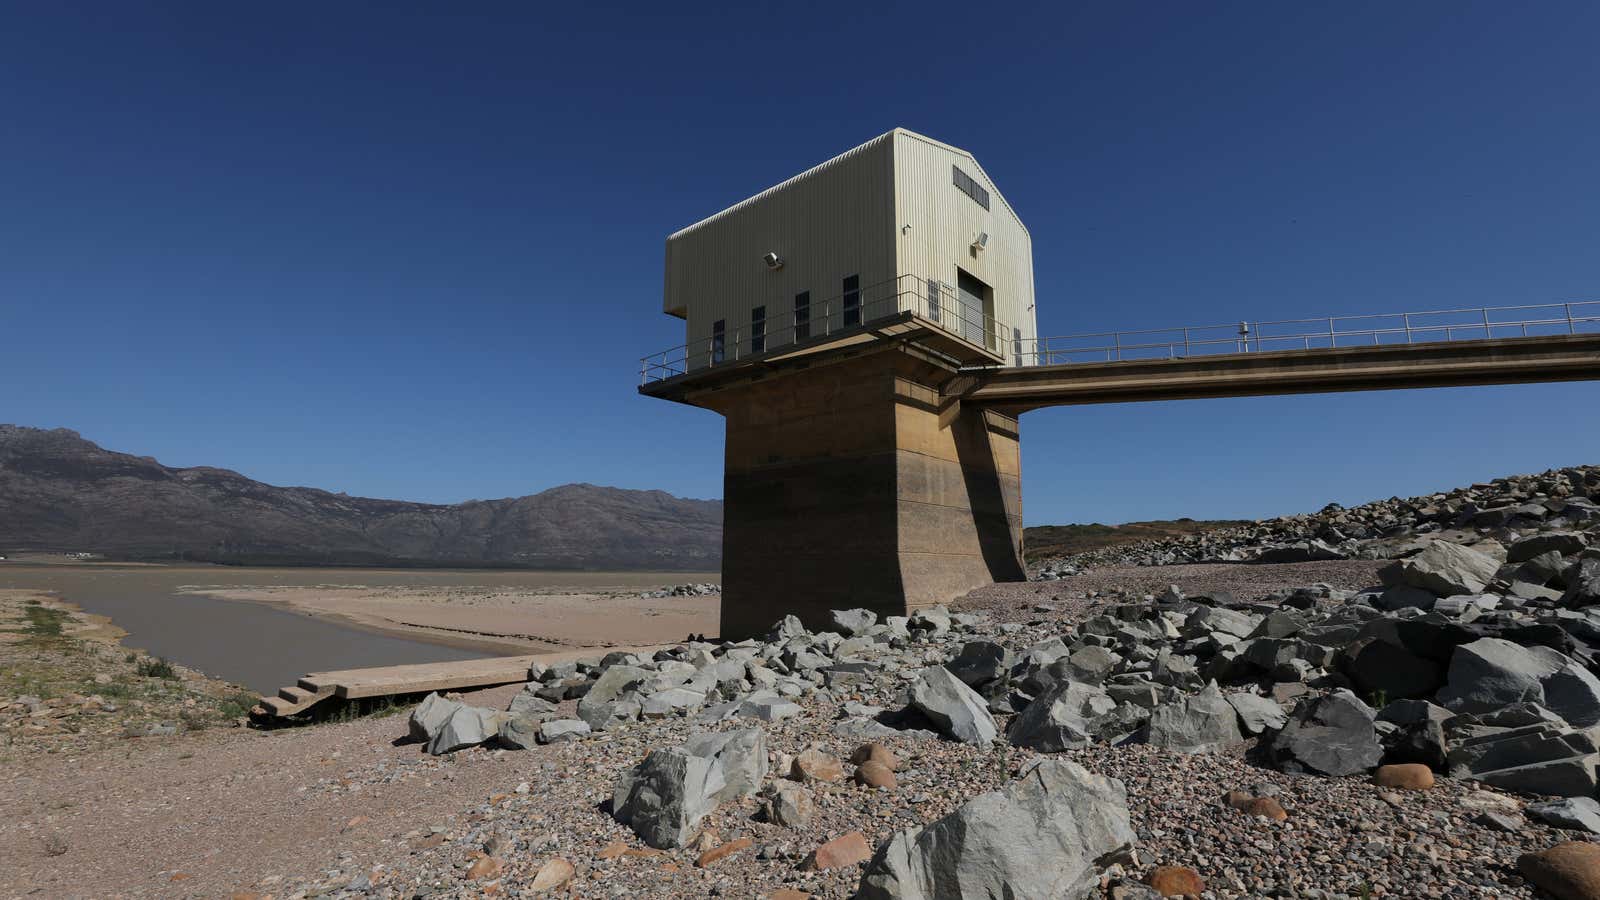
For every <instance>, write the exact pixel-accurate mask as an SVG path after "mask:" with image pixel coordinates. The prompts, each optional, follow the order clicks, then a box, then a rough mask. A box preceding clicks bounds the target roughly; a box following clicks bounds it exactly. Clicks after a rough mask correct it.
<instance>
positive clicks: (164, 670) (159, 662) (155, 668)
mask: <svg viewBox="0 0 1600 900" xmlns="http://www.w3.org/2000/svg"><path fill="white" fill-rule="evenodd" d="M134 672H136V673H138V674H139V676H140V677H141V678H177V677H178V672H177V670H176V669H174V668H172V663H169V662H167V659H166V657H164V656H158V657H156V658H155V659H150V658H148V657H146V658H145V659H141V660H139V664H138V665H137V666H135V667H134Z"/></svg>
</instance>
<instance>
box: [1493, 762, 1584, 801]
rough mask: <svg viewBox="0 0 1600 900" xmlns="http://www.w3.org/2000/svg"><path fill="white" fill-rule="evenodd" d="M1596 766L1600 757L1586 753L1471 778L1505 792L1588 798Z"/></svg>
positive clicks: (1512, 767)
mask: <svg viewBox="0 0 1600 900" xmlns="http://www.w3.org/2000/svg"><path fill="white" fill-rule="evenodd" d="M1596 764H1600V753H1586V754H1583V755H1581V756H1569V757H1564V758H1562V759H1554V760H1549V761H1547V762H1537V763H1529V764H1528V765H1523V766H1509V767H1507V768H1504V769H1492V770H1490V771H1487V772H1479V773H1477V774H1475V775H1473V777H1474V778H1476V779H1478V780H1479V781H1481V782H1483V783H1484V784H1487V785H1492V786H1494V787H1497V788H1501V789H1502V790H1507V791H1518V792H1521V793H1525V794H1545V795H1548V796H1551V797H1592V796H1594V792H1595V787H1596V780H1595V766H1596Z"/></svg>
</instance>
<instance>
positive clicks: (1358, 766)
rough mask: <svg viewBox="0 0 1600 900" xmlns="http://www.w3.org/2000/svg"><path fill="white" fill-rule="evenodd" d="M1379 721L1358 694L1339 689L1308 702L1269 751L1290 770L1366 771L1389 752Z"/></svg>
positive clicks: (1352, 773) (1275, 738)
mask: <svg viewBox="0 0 1600 900" xmlns="http://www.w3.org/2000/svg"><path fill="white" fill-rule="evenodd" d="M1375 719H1376V714H1375V713H1374V712H1373V711H1372V707H1370V706H1368V705H1366V704H1365V703H1362V702H1361V700H1360V699H1359V698H1357V697H1356V695H1355V694H1352V693H1350V692H1349V691H1346V690H1337V691H1334V692H1333V693H1331V694H1328V695H1327V696H1324V697H1320V698H1317V699H1314V700H1309V701H1305V702H1302V703H1301V705H1300V707H1299V708H1298V709H1296V710H1295V714H1294V715H1293V716H1292V717H1291V718H1290V719H1289V722H1288V724H1286V725H1284V726H1283V730H1282V731H1280V732H1278V733H1277V734H1275V735H1273V737H1272V740H1271V741H1270V742H1269V743H1268V744H1267V745H1266V748H1265V749H1266V752H1267V754H1268V756H1269V758H1270V759H1271V760H1272V761H1273V762H1274V763H1276V764H1277V765H1278V767H1279V768H1281V769H1283V770H1284V771H1286V772H1315V773H1318V774H1322V775H1356V774H1360V773H1362V772H1366V771H1369V770H1371V769H1372V768H1373V767H1375V766H1377V765H1378V761H1379V759H1381V758H1382V756H1383V748H1382V746H1380V745H1379V743H1378V733H1377V728H1376V727H1375V726H1374V724H1373V722H1374V720H1375Z"/></svg>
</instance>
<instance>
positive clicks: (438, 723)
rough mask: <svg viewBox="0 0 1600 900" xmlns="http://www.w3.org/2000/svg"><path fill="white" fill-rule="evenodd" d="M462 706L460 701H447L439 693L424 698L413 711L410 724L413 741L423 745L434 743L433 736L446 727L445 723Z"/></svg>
mask: <svg viewBox="0 0 1600 900" xmlns="http://www.w3.org/2000/svg"><path fill="white" fill-rule="evenodd" d="M461 705H462V704H461V702H460V701H458V700H446V699H445V698H444V697H441V696H439V695H438V694H437V693H433V694H429V695H428V696H426V697H424V698H422V702H421V703H418V704H417V708H416V709H413V710H412V711H411V720H410V722H409V723H408V724H409V727H410V731H411V739H412V740H414V741H418V742H422V743H426V742H429V741H432V740H433V736H434V735H436V734H438V733H439V729H441V728H443V727H444V723H445V722H447V721H449V719H450V716H451V714H452V713H454V712H455V711H456V710H457V709H459V708H460V707H461Z"/></svg>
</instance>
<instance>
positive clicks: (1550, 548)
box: [1506, 531, 1587, 563]
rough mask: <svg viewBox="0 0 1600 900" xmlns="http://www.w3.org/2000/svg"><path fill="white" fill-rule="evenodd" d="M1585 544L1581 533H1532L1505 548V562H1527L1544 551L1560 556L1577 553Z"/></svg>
mask: <svg viewBox="0 0 1600 900" xmlns="http://www.w3.org/2000/svg"><path fill="white" fill-rule="evenodd" d="M1585 546H1587V544H1586V543H1585V542H1584V538H1583V535H1581V534H1575V533H1573V532H1570V531H1547V532H1545V533H1543V534H1532V535H1529V536H1527V537H1525V538H1521V539H1519V540H1517V541H1514V542H1513V543H1512V544H1511V546H1509V547H1507V548H1506V562H1508V563H1520V562H1527V561H1528V560H1530V559H1533V558H1534V557H1535V556H1542V555H1544V554H1546V553H1555V554H1558V555H1560V556H1571V555H1572V554H1574V553H1579V552H1581V551H1582V550H1583V548H1584V547H1585Z"/></svg>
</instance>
